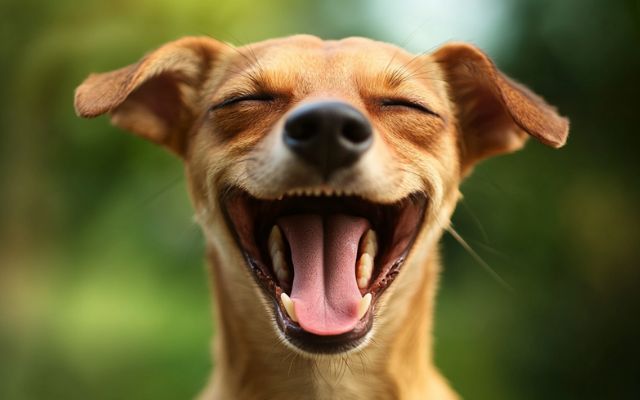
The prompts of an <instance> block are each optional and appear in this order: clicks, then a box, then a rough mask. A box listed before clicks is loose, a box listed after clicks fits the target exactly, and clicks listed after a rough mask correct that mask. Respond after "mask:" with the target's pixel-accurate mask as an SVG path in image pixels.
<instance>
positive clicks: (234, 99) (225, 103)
mask: <svg viewBox="0 0 640 400" xmlns="http://www.w3.org/2000/svg"><path fill="white" fill-rule="evenodd" d="M275 99H276V98H275V96H274V95H272V94H269V93H252V94H243V95H238V96H231V97H229V98H227V99H225V100H222V101H221V102H220V103H217V104H215V105H213V106H211V108H209V111H215V110H218V109H220V108H224V107H229V106H232V105H235V104H239V103H243V102H248V101H256V102H270V101H273V100H275Z"/></svg>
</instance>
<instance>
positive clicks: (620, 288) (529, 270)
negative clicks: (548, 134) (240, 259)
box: [0, 0, 640, 400]
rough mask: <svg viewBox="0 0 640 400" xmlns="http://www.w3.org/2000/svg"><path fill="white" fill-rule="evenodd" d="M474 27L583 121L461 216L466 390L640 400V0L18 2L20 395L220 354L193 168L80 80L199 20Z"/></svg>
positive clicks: (469, 198)
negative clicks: (79, 89) (97, 107)
mask: <svg viewBox="0 0 640 400" xmlns="http://www.w3.org/2000/svg"><path fill="white" fill-rule="evenodd" d="M303 32H304V33H313V34H316V35H320V36H322V37H325V38H340V37H344V36H351V35H361V36H369V37H373V38H376V39H379V40H384V41H389V42H394V43H396V44H398V45H401V46H404V47H406V48H408V49H409V50H412V51H415V52H419V51H424V50H428V49H433V48H435V47H437V46H438V45H440V44H442V43H444V42H445V41H447V40H466V41H471V42H473V43H475V44H477V45H479V46H480V47H482V48H484V49H485V50H486V51H487V52H488V53H489V54H490V55H491V56H492V57H493V58H494V59H495V60H496V62H497V64H498V65H499V66H500V68H501V69H502V70H503V71H505V72H506V73H507V74H509V75H511V76H512V77H514V78H516V79H517V80H519V81H521V82H523V83H525V84H527V85H529V86H530V87H531V88H533V89H534V90H535V91H536V92H538V93H540V94H542V95H543V96H544V97H546V98H547V100H548V101H549V102H550V103H552V104H555V105H557V106H558V107H559V109H560V110H561V112H562V113H563V114H564V115H567V116H569V117H570V118H571V121H572V129H571V135H570V138H569V143H568V145H567V146H566V148H564V149H562V150H560V151H553V150H550V149H547V148H545V147H544V146H541V145H539V144H538V143H535V142H533V141H532V142H530V143H529V145H528V146H527V148H526V149H525V150H524V151H522V152H520V153H518V154H514V155H510V156H504V157H500V158H496V159H493V160H490V161H487V162H486V163H484V164H482V165H481V166H480V167H479V168H478V169H477V170H476V172H475V173H474V175H473V176H472V177H471V178H470V179H469V180H468V181H467V182H466V183H465V184H464V185H463V188H462V191H463V193H464V195H465V199H464V201H463V202H462V203H461V204H460V206H459V207H458V210H457V212H456V214H455V217H454V224H455V227H456V229H457V230H458V232H459V233H460V234H461V235H462V236H463V237H465V238H466V239H467V240H468V241H469V243H470V244H471V245H472V246H473V247H474V248H475V249H476V251H477V252H478V253H479V254H480V255H481V257H482V258H483V259H484V260H486V262H487V263H488V264H490V265H491V267H492V268H493V269H494V270H495V271H497V273H499V274H500V275H501V276H502V277H503V278H504V279H505V280H506V281H507V282H508V283H509V284H510V285H511V286H512V287H513V288H514V291H513V292H509V291H507V290H505V289H504V288H503V287H501V286H500V285H499V284H498V283H497V282H496V280H494V279H493V278H492V277H491V276H490V275H489V274H488V273H486V271H484V270H483V268H482V267H481V266H480V264H479V263H478V262H477V261H475V260H474V259H473V258H472V257H471V256H470V255H469V254H468V253H467V252H466V251H464V250H463V249H462V247H461V246H460V245H458V244H457V243H456V242H455V241H454V240H453V239H452V238H451V237H449V236H447V237H445V239H444V241H443V245H442V248H443V253H444V257H443V258H444V264H445V271H444V273H443V281H442V285H441V291H440V295H439V302H438V307H437V317H436V329H435V337H436V341H435V342H436V359H437V364H438V365H439V366H440V367H441V368H442V370H443V372H444V374H445V375H446V376H447V377H448V378H449V379H450V381H451V383H452V385H453V386H454V388H456V390H458V391H459V392H460V393H461V394H462V395H463V396H464V397H465V398H467V399H638V398H640V368H639V366H638V364H639V363H640V351H639V348H640V345H639V342H640V321H639V316H640V306H639V305H640V268H639V267H640V265H639V261H640V250H639V248H640V245H639V238H640V218H639V216H640V211H639V210H638V203H639V200H640V187H639V185H638V178H639V176H638V175H639V172H640V168H638V167H639V165H638V164H639V162H638V155H639V152H638V149H639V146H640V139H639V138H640V135H639V133H638V129H637V120H638V116H639V114H640V101H639V100H638V96H639V95H640V78H639V77H640V5H639V3H638V1H633V0H631V1H624V0H617V1H602V0H563V1H557V0H518V1H513V0H482V1H479V0H477V1H474V0H455V1H447V2H436V1H424V0H396V1H393V2H391V1H385V0H375V1H364V0H361V1H352V2H346V1H340V0H329V1H319V0H318V1H309V2H296V1H290V0H275V1H268V2H266V1H263V2H260V1H255V0H234V1H232V0H228V1H208V2H204V1H196V0H182V1H169V0H154V1H151V0H135V1H134V0H127V1H124V0H112V1H108V2H107V1H102V2H101V1H97V0H85V1H83V2H79V1H72V0H56V1H42V0H40V1H35V0H20V1H18V0H1V1H0V54H1V56H0V87H1V88H2V89H1V91H0V102H1V103H0V105H1V107H0V123H1V125H0V127H1V132H2V133H1V134H0V167H1V169H0V177H1V180H2V181H1V182H2V184H1V185H0V201H1V203H0V217H1V219H0V221H1V224H0V240H1V241H0V243H1V251H0V399H12V400H13V399H16V400H17V399H45V398H46V399H184V398H190V397H192V396H194V395H195V394H196V393H197V392H198V390H199V389H201V388H202V387H203V386H204V384H205V381H206V379H207V376H208V374H209V371H210V369H211V367H212V362H211V361H210V356H209V339H210V337H211V335H212V333H213V331H215V327H213V326H212V323H211V318H210V304H209V299H210V295H209V288H208V283H207V277H206V273H205V269H204V262H203V246H202V238H201V235H200V232H199V230H198V228H197V227H196V226H195V224H194V223H193V222H192V218H191V209H190V206H189V202H188V199H187V195H186V191H185V181H184V178H183V177H182V170H181V165H180V163H179V162H178V160H177V159H174V158H173V157H171V156H170V155H169V154H166V153H165V152H164V151H162V150H160V149H159V148H156V147H155V146H152V145H151V144H148V143H146V142H144V141H142V140H140V139H138V138H135V137H133V136H131V135H127V134H124V133H121V132H119V131H117V130H116V129H114V128H113V127H111V126H110V125H109V123H108V121H107V119H106V118H100V119H98V120H95V121H87V120H80V119H78V118H76V117H75V115H74V112H73V107H72V97H73V90H74V88H75V86H76V85H77V84H79V83H80V82H81V81H82V79H83V78H84V77H85V76H86V75H87V74H88V73H90V72H96V71H106V70H110V69H115V68H118V67H121V66H124V65H126V64H129V63H132V62H134V61H136V60H137V59H138V58H139V57H140V56H141V55H143V54H144V53H145V52H147V51H148V50H150V49H152V48H154V47H157V46H159V45H160V44H162V43H163V42H165V41H169V40H172V39H175V38H177V37H180V36H182V35H188V34H195V35H202V34H207V35H211V36H214V37H216V38H219V39H222V40H227V41H231V42H234V43H236V44H243V43H247V42H252V41H256V40H261V39H265V38H269V37H273V36H283V35H288V34H292V33H303Z"/></svg>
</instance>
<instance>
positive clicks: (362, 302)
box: [287, 293, 371, 319]
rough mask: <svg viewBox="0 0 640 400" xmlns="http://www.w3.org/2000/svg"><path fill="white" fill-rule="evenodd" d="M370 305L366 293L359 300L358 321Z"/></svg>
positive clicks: (368, 296) (369, 295)
mask: <svg viewBox="0 0 640 400" xmlns="http://www.w3.org/2000/svg"><path fill="white" fill-rule="evenodd" d="M287 298H288V296H287ZM370 305H371V293H367V294H365V295H364V296H363V297H362V299H360V305H359V306H358V319H362V317H364V315H365V314H366V313H367V311H369V306H370Z"/></svg>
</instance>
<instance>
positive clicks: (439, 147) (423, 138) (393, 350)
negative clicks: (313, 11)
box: [76, 35, 568, 400]
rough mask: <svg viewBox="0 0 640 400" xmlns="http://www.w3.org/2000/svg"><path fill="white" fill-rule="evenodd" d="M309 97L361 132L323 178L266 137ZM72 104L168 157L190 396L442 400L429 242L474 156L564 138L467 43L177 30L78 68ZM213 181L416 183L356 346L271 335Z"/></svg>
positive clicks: (383, 189)
mask: <svg viewBox="0 0 640 400" xmlns="http://www.w3.org/2000/svg"><path fill="white" fill-rule="evenodd" d="M256 91H269V92H272V93H276V94H277V99H276V100H275V101H273V102H271V103H269V104H263V103H258V102H247V103H246V104H243V105H241V106H239V107H232V108H231V109H220V110H216V111H208V110H209V108H210V107H211V106H212V105H214V104H218V103H219V102H221V101H222V100H224V99H225V98H228V96H230V95H232V94H234V93H238V92H256ZM390 96H401V97H411V98H416V99H419V100H420V101H423V102H424V103H426V104H427V105H428V106H429V108H430V109H431V110H432V111H434V112H435V113H437V114H438V115H439V117H434V116H427V115H424V114H421V113H417V112H413V111H411V110H405V109H397V108H395V109H384V108H382V107H381V106H380V103H379V99H380V98H383V97H390ZM325 98H330V99H339V100H342V101H345V102H348V103H350V104H351V105H353V106H354V107H356V108H358V109H359V110H361V111H362V112H363V113H364V114H365V115H367V116H368V117H369V119H370V121H371V122H372V124H373V126H374V139H375V140H374V145H373V147H372V148H371V149H370V151H368V152H367V153H366V155H364V156H363V158H362V159H361V160H360V161H359V162H358V163H357V164H356V165H354V166H353V167H350V168H347V169H345V170H344V171H341V172H340V173H337V174H336V175H335V176H334V177H332V179H331V180H330V181H329V182H323V181H322V180H321V179H319V178H317V177H316V175H315V174H314V173H313V171H311V170H310V169H309V167H307V166H306V165H304V164H303V163H301V162H299V161H298V160H296V159H294V158H292V157H290V156H289V155H287V154H286V152H284V151H283V148H282V141H281V140H279V139H278V138H279V134H280V132H281V128H282V125H283V121H284V118H285V117H286V115H288V113H289V112H290V110H292V109H294V108H295V107H297V106H298V105H299V104H303V103H305V102H309V101H313V100H317V99H325ZM76 110H77V112H78V114H79V115H81V116H83V117H94V116H97V115H100V114H103V113H107V112H108V113H110V114H111V116H112V121H113V123H115V124H116V125H118V126H120V127H123V128H125V129H129V130H131V131H133V132H135V133H137V134H138V135H141V136H143V137H145V138H147V139H150V140H152V141H154V142H156V143H159V144H162V145H164V146H166V147H167V148H169V149H170V150H171V151H173V152H174V153H176V154H178V155H179V156H180V157H181V158H182V159H183V160H184V163H185V169H186V174H187V178H188V182H189V186H190V194H191V197H192V200H193V204H194V207H195V210H196V217H197V220H198V222H199V223H200V224H201V226H202V228H203V230H204V232H205V236H206V240H207V248H208V259H209V263H210V266H211V277H212V281H213V289H214V293H215V304H216V307H215V318H216V327H217V334H216V339H215V345H214V352H215V365H216V368H215V370H214V373H213V375H212V377H211V380H210V384H209V385H208V387H207V389H206V390H205V391H204V392H203V393H202V395H201V397H202V398H203V399H242V400H250V399H302V398H304V399H369V400H372V399H445V400H446V399H455V398H456V395H455V394H454V392H453V391H452V390H451V389H450V388H449V386H448V384H447V383H446V381H445V380H444V379H443V378H442V376H441V375H440V374H439V373H438V372H437V370H436V368H435V367H434V366H433V362H432V351H431V347H432V344H431V330H432V320H433V309H434V297H435V293H436V288H437V280H438V274H439V271H440V267H439V260H438V257H437V243H438V240H439V238H440V236H441V235H442V232H443V229H444V228H445V227H446V226H447V225H448V223H449V219H450V217H451V214H452V213H453V210H454V208H455V204H456V202H457V200H458V197H459V192H458V185H459V183H460V181H461V179H462V178H463V177H464V176H465V175H466V174H467V173H468V172H469V171H470V170H471V169H472V167H473V165H474V164H475V163H476V162H477V161H479V160H481V159H483V158H486V157H488V156H492V155H495V154H500V153H505V152H510V151H514V150H517V149H519V148H520V147H522V145H523V144H524V141H525V139H526V137H527V136H528V135H532V136H534V137H535V138H537V139H538V140H539V141H541V142H543V143H545V144H547V145H550V146H553V147H559V146H561V145H563V144H564V142H565V140H566V137H567V133H568V121H567V120H566V119H564V118H562V117H560V116H558V114H557V113H556V112H555V110H554V109H553V108H552V107H550V106H548V105H547V104H546V103H545V102H544V101H543V100H542V99H540V98H539V97H537V96H536V95H534V94H532V93H531V92H529V91H528V90H526V89H524V88H523V87H522V86H520V85H517V84H515V83H513V82H512V81H511V80H509V79H508V78H507V77H505V76H504V75H502V74H501V73H500V72H499V71H498V70H497V69H496V68H495V66H494V65H493V63H492V62H491V61H490V60H489V58H488V57H487V56H486V55H484V54H483V53H482V52H480V51H479V50H477V49H476V48H474V47H472V46H469V45H466V44H449V45H445V46H444V47H443V48H441V49H440V50H438V51H437V52H435V53H434V54H432V55H420V56H414V55H411V54H409V53H407V52H405V51H403V50H401V49H398V48H396V47H394V46H391V45H388V44H384V43H379V42H374V41H371V40H368V39H363V38H349V39H344V40H341V41H322V40H320V39H318V38H316V37H313V36H304V35H301V36H293V37H289V38H284V39H274V40H269V41H265V42H260V43H256V44H253V45H250V46H245V47H242V48H234V47H232V46H231V45H227V44H222V43H220V42H217V41H215V40H213V39H209V38H184V39H181V40H178V41H176V42H172V43H169V44H166V45H164V46H163V47H161V48H160V49H158V50H156V51H154V52H152V53H150V54H149V55H148V56H147V57H145V58H144V59H143V60H142V61H140V62H138V63H137V64H133V65H131V66H129V67H125V68H123V69H120V70H117V71H114V72H110V73H105V74H98V75H92V76H90V77H89V78H88V79H87V80H86V81H85V82H84V83H83V84H82V85H81V86H80V87H79V88H78V90H77V92H76ZM229 185H233V186H237V187H240V188H242V189H244V190H246V191H248V192H249V193H251V194H252V195H253V196H255V197H258V198H276V197H278V196H279V195H281V194H282V193H284V192H285V191H287V190H290V189H294V188H300V187H330V188H333V189H344V188H346V187H348V188H349V189H350V190H353V191H355V192H356V193H358V194H359V195H360V196H362V197H364V198H367V199H369V200H370V201H374V202H382V203H388V202H393V201H395V200H398V199H401V198H403V197H405V196H407V195H409V194H410V193H412V192H416V191H422V192H424V193H427V194H428V198H429V207H428V210H427V211H428V212H427V215H426V217H425V222H424V224H423V226H422V230H421V231H420V233H419V236H418V239H417V242H416V245H415V246H414V248H413V249H412V251H411V253H410V256H409V258H408V260H407V261H406V263H405V265H404V266H403V267H402V270H401V273H400V275H399V276H398V278H397V279H396V281H395V282H394V283H393V284H392V285H391V286H390V287H389V289H388V290H387V291H386V292H385V293H384V294H383V295H382V297H381V298H380V300H379V302H378V303H377V304H376V308H375V318H374V328H373V333H372V335H371V340H369V342H368V344H366V345H365V346H361V347H359V348H358V349H357V350H355V351H352V352H350V353H348V354H344V355H337V356H316V357H312V356H310V355H308V354H302V353H300V352H297V351H295V350H293V349H292V347H291V346H290V345H287V344H286V343H284V339H283V338H282V336H281V333H280V332H279V330H278V328H277V327H276V326H275V324H274V322H273V319H274V310H273V304H272V303H271V302H270V301H269V300H268V299H267V297H266V295H265V293H264V292H263V290H262V289H261V288H259V287H258V286H257V285H256V284H255V283H254V279H253V277H252V276H251V272H250V271H249V269H248V268H247V267H246V265H245V260H244V258H243V256H242V254H241V251H240V249H238V247H237V245H236V242H235V241H234V239H233V237H232V233H231V232H230V229H229V227H228V226H227V224H226V223H225V222H224V219H223V215H222V211H221V205H220V203H219V194H220V190H222V189H223V188H225V187H227V186H229Z"/></svg>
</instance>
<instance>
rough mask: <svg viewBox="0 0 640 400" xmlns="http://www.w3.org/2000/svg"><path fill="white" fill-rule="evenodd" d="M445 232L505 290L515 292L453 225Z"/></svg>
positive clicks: (446, 228)
mask: <svg viewBox="0 0 640 400" xmlns="http://www.w3.org/2000/svg"><path fill="white" fill-rule="evenodd" d="M445 231H447V232H449V234H450V235H451V236H453V238H454V239H455V240H456V241H457V242H458V243H459V244H460V245H461V246H462V247H463V248H464V249H465V250H466V251H467V252H468V253H469V255H471V257H472V258H473V259H474V260H476V262H477V263H478V264H480V266H481V267H482V268H483V269H484V270H485V271H486V272H487V273H488V274H489V275H490V276H491V277H493V279H494V280H495V281H496V282H498V283H499V284H500V285H501V286H502V287H503V288H504V289H506V290H508V291H509V292H512V293H513V292H515V290H514V289H513V287H512V286H511V285H509V284H508V283H507V282H506V281H505V280H504V279H502V277H501V276H500V275H499V274H498V273H497V272H496V271H495V270H494V269H493V268H491V266H490V265H489V264H488V263H487V262H486V261H484V260H483V259H482V257H480V255H479V254H478V253H477V252H476V251H475V250H474V249H473V248H472V247H471V246H470V245H469V243H467V241H466V240H464V239H463V238H462V236H460V234H458V232H456V230H455V229H453V227H452V226H451V225H448V226H446V227H445Z"/></svg>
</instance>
